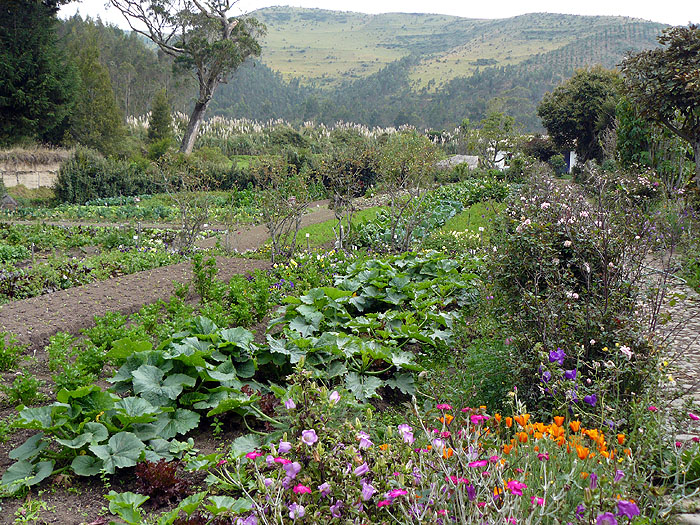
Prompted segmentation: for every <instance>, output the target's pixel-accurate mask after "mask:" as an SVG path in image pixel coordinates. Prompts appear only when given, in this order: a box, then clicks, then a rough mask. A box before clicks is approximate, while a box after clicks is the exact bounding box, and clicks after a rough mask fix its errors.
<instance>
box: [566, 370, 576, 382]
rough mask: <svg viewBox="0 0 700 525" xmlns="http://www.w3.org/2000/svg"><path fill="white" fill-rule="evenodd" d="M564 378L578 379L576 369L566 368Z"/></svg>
mask: <svg viewBox="0 0 700 525" xmlns="http://www.w3.org/2000/svg"><path fill="white" fill-rule="evenodd" d="M564 379H570V380H572V381H573V380H574V379H576V369H575V368H574V369H573V370H566V371H565V372H564Z"/></svg>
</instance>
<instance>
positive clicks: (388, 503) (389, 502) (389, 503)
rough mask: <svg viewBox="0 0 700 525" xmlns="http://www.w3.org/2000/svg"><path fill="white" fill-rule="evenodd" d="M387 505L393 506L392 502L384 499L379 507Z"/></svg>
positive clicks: (378, 504)
mask: <svg viewBox="0 0 700 525" xmlns="http://www.w3.org/2000/svg"><path fill="white" fill-rule="evenodd" d="M387 505H391V501H390V500H388V499H383V500H382V501H380V502H379V503H377V507H386V506H387Z"/></svg>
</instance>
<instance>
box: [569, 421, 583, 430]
mask: <svg viewBox="0 0 700 525" xmlns="http://www.w3.org/2000/svg"><path fill="white" fill-rule="evenodd" d="M569 427H571V431H572V432H578V431H579V429H580V428H581V422H580V421H570V422H569Z"/></svg>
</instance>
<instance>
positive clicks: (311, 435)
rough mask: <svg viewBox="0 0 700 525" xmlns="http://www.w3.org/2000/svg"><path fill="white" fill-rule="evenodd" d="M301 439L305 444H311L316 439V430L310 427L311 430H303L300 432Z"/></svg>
mask: <svg viewBox="0 0 700 525" xmlns="http://www.w3.org/2000/svg"><path fill="white" fill-rule="evenodd" d="M301 440H302V441H303V442H304V443H305V444H307V445H308V446H311V445H313V444H314V443H316V442H317V441H318V436H317V435H316V431H315V430H313V429H311V430H304V431H303V432H302V433H301Z"/></svg>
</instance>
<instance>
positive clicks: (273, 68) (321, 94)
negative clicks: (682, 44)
mask: <svg viewBox="0 0 700 525" xmlns="http://www.w3.org/2000/svg"><path fill="white" fill-rule="evenodd" d="M251 15H252V16H255V17H257V18H259V19H260V20H261V21H262V22H264V23H265V24H266V25H267V28H268V32H267V35H266V37H265V39H264V40H263V52H262V56H261V58H260V61H259V63H258V65H257V67H246V68H243V69H242V70H241V71H239V72H238V73H237V74H236V75H235V76H234V78H233V79H232V80H231V83H230V85H229V86H228V87H226V88H224V89H222V91H221V93H219V95H218V96H217V99H216V104H215V107H214V109H213V111H214V112H215V113H218V114H224V115H227V116H246V117H249V118H256V119H262V120H265V119H268V118H277V117H282V118H286V119H289V120H311V119H313V120H316V121H321V122H324V123H332V122H334V121H337V120H351V121H354V122H360V123H363V124H367V125H370V126H375V125H379V126H388V125H401V124H412V125H415V126H417V127H431V128H450V127H454V126H455V125H457V124H459V123H460V122H461V121H462V120H463V119H464V118H469V119H470V120H472V121H478V120H480V119H481V118H483V117H484V116H485V114H486V112H487V111H488V110H489V109H496V110H499V111H504V112H506V113H509V114H511V115H512V116H514V117H515V118H516V119H517V120H518V122H519V123H520V124H521V125H522V127H523V129H524V130H528V131H539V130H541V123H540V121H539V118H538V117H537V116H536V108H537V104H538V103H539V101H540V100H541V98H542V95H543V94H544V93H545V92H546V91H550V90H552V89H553V88H554V87H556V85H557V84H559V83H560V82H562V81H563V80H565V79H566V78H568V77H570V76H571V75H572V74H573V72H574V71H575V69H577V68H580V67H585V66H592V65H595V64H601V65H603V66H604V67H608V68H613V67H615V66H616V65H617V64H619V63H620V62H621V61H622V59H623V57H624V56H625V54H626V53H627V52H630V51H639V50H642V49H649V48H652V47H655V46H656V45H658V44H657V41H656V37H657V36H658V34H659V33H660V31H661V30H662V29H663V28H664V27H666V26H665V25H664V24H659V23H655V22H648V21H645V20H640V19H634V18H626V17H609V16H577V15H563V14H551V13H533V14H527V15H521V16H517V17H513V18H505V19H500V20H484V19H468V18H460V17H455V16H446V15H427V14H403V13H392V14H380V15H367V14H362V13H352V12H339V11H327V10H323V9H302V8H291V7H274V8H265V9H261V10H258V11H255V12H253V13H251ZM256 79H257V80H256ZM263 85H264V87H262V88H261V89H263V90H265V91H266V92H267V94H268V96H266V97H263V99H262V100H257V99H256V96H255V95H254V94H252V93H251V89H252V90H253V91H255V86H263ZM273 92H274V93H275V94H274V95H272V93H273Z"/></svg>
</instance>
